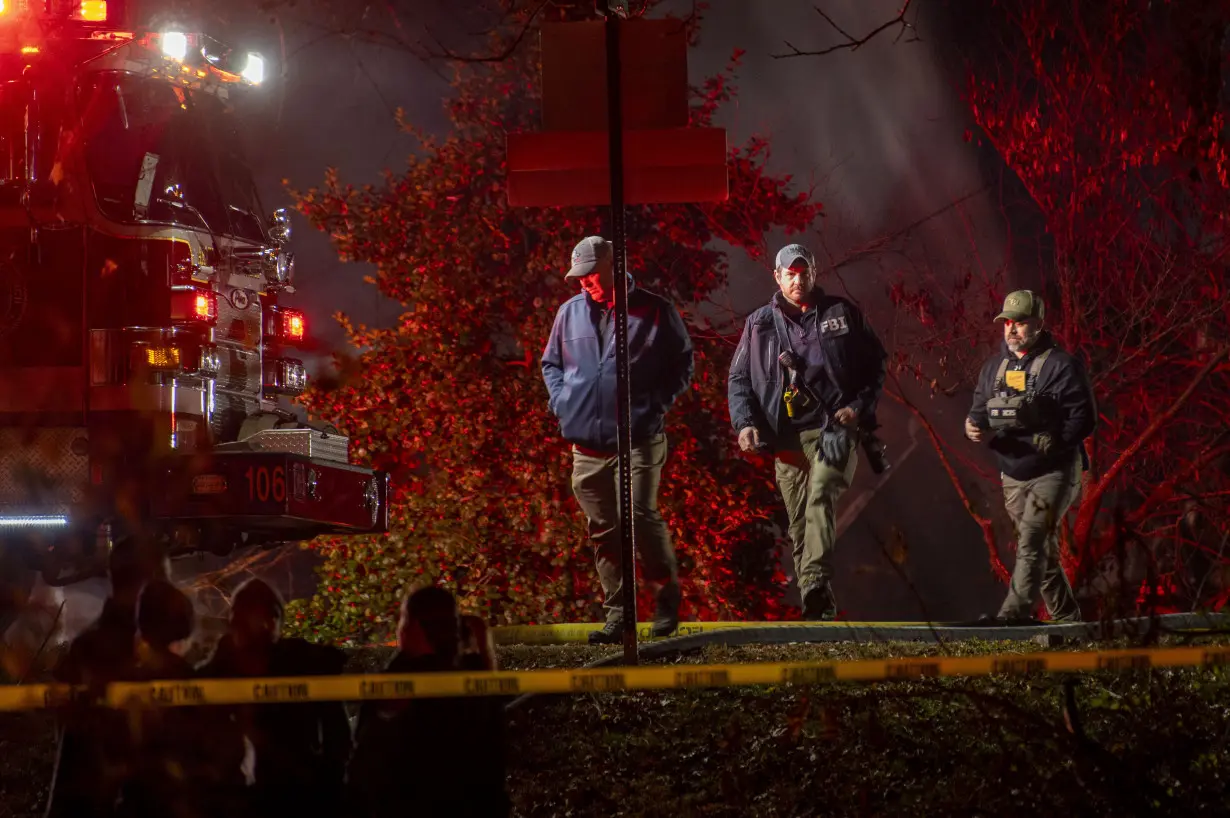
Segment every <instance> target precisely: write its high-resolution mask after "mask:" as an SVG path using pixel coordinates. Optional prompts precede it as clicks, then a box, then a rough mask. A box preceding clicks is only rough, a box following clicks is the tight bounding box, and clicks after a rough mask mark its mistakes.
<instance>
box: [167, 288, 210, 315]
mask: <svg viewBox="0 0 1230 818" xmlns="http://www.w3.org/2000/svg"><path fill="white" fill-rule="evenodd" d="M217 319H218V295H217V293H214V292H213V291H212V290H198V289H196V288H195V287H189V288H186V289H176V290H174V291H172V293H171V320H172V321H176V322H180V323H185V322H187V323H192V322H204V323H213V322H214V321H216V320H217Z"/></svg>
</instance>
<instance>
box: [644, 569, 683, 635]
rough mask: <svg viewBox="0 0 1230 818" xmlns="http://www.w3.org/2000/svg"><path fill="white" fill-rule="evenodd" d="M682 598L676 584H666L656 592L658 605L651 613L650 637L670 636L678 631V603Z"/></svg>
mask: <svg viewBox="0 0 1230 818" xmlns="http://www.w3.org/2000/svg"><path fill="white" fill-rule="evenodd" d="M682 596H683V594H682V592H681V591H680V590H679V583H678V582H671V583H667V584H666V585H663V586H662V589H661V590H660V591H658V604H657V606H656V607H655V608H654V612H653V629H652V630H650V632H649V633H650V635H651V636H653V637H655V638H660V637H663V636H670V635H671V634H672V633H674V632H675V631H676V630H678V629H679V602H680V600H681V599H682Z"/></svg>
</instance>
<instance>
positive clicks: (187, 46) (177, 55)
mask: <svg viewBox="0 0 1230 818" xmlns="http://www.w3.org/2000/svg"><path fill="white" fill-rule="evenodd" d="M0 2H4V0H0ZM152 39H153V40H156V41H157V46H158V49H159V50H160V51H161V52H162V56H163V57H165V58H167V59H168V60H172V61H173V62H177V63H182V64H183V65H184V67H185V70H187V69H188V68H197V69H202V70H203V69H209V68H212V69H214V70H215V71H217V72H219V73H220V74H222V75H223V77H224V78H228V80H229V81H231V82H236V81H244V82H248V83H251V84H252V85H260V84H261V83H262V82H264V81H265V58H264V57H262V56H261V55H260V54H257V53H255V52H248V53H246V54H244V55H237V54H234V53H231V52H230V49H229V48H227V47H226V46H224V45H223V44H222V43H219V42H217V41H216V40H214V39H213V38H211V37H206V36H204V35H202V34H187V33H185V32H183V31H173V30H172V31H164V32H162V33H161V34H157V35H153V37H152ZM215 46H216V47H217V48H216V49H215ZM219 51H220V52H221V53H219ZM240 57H242V58H243V59H245V60H246V62H244V63H243V65H242V67H240V66H239V65H238V64H236V63H235V60H236V59H237V58H240ZM202 76H204V75H202Z"/></svg>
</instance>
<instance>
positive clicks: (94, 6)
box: [0, 0, 110, 23]
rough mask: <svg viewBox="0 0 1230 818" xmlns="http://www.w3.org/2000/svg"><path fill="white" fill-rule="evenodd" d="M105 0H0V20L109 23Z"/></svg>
mask: <svg viewBox="0 0 1230 818" xmlns="http://www.w3.org/2000/svg"><path fill="white" fill-rule="evenodd" d="M109 11H110V9H109V8H108V5H107V0H51V2H48V0H0V20H4V19H9V18H14V17H34V16H39V17H44V18H46V17H60V18H67V19H69V20H73V21H75V22H78V23H107V22H110V19H109V17H110V14H109Z"/></svg>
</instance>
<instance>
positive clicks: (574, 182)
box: [508, 128, 729, 207]
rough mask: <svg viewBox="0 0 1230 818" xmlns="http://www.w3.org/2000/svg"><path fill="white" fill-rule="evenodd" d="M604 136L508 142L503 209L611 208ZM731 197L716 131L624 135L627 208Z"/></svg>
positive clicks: (721, 134) (556, 135)
mask: <svg viewBox="0 0 1230 818" xmlns="http://www.w3.org/2000/svg"><path fill="white" fill-rule="evenodd" d="M608 151H609V146H608V142H607V134H606V133H605V132H592V131H567V132H546V133H530V134H509V136H508V202H509V204H510V205H513V206H530V207H534V206H539V207H553V206H558V207H566V206H598V205H609V204H610V203H611V185H610V163H609V161H608V160H609V153H608ZM728 195H729V191H728V185H727V171H726V131H725V130H724V129H722V128H672V129H664V130H640V131H636V130H632V131H627V132H625V134H624V199H625V202H626V203H627V204H629V205H637V204H668V203H682V202H721V201H725V200H726V199H727V197H728Z"/></svg>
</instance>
